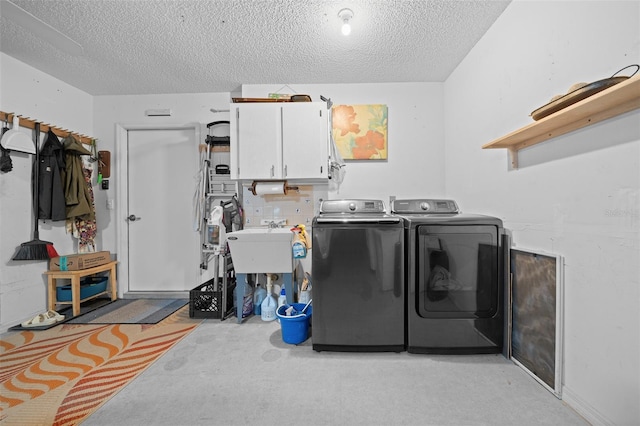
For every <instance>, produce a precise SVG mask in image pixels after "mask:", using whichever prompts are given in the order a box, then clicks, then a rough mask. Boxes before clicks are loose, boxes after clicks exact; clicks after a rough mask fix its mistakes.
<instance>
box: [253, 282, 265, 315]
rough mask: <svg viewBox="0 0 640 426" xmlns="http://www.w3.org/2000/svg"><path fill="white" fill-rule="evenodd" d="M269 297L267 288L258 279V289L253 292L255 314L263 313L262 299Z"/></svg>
mask: <svg viewBox="0 0 640 426" xmlns="http://www.w3.org/2000/svg"><path fill="white" fill-rule="evenodd" d="M265 297H267V290H265V289H264V288H262V287H260V283H258V282H257V280H256V289H255V291H254V292H253V313H254V315H262V301H263V300H264V298H265Z"/></svg>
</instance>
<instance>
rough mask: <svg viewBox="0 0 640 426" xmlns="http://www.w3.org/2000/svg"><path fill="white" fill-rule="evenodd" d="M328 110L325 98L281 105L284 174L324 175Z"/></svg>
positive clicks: (290, 175) (326, 161)
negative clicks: (318, 100) (319, 100)
mask: <svg viewBox="0 0 640 426" xmlns="http://www.w3.org/2000/svg"><path fill="white" fill-rule="evenodd" d="M328 114H329V111H328V110H327V106H326V104H325V103H324V102H310V103H304V102H300V103H291V104H286V105H283V107H282V176H283V178H285V179H319V178H324V179H326V178H327V163H328V153H327V150H328V118H327V117H328Z"/></svg>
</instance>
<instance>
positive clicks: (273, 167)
mask: <svg viewBox="0 0 640 426" xmlns="http://www.w3.org/2000/svg"><path fill="white" fill-rule="evenodd" d="M275 167H276V166H271V177H273V173H274V171H275Z"/></svg>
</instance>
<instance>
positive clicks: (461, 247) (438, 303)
mask: <svg viewBox="0 0 640 426" xmlns="http://www.w3.org/2000/svg"><path fill="white" fill-rule="evenodd" d="M498 234H499V229H498V228H497V227H496V226H491V225H439V226H431V225H419V226H418V227H417V237H418V241H417V262H416V263H415V266H414V267H415V268H417V271H416V275H415V277H416V278H417V280H416V281H417V282H416V283H415V285H417V288H416V290H417V291H416V292H415V293H414V294H415V297H416V300H415V303H416V306H417V308H418V314H419V315H420V316H422V317H424V318H490V317H493V316H494V315H496V314H497V313H498V307H499V303H500V292H499V291H500V273H499V271H500V269H499V267H500V265H499V261H500V260H499V259H500V257H499V255H498V253H499V249H500V248H499V244H498Z"/></svg>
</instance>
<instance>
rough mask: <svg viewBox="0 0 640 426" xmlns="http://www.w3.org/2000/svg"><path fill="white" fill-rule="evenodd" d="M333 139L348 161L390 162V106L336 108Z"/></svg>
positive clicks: (333, 111) (336, 106)
mask: <svg viewBox="0 0 640 426" xmlns="http://www.w3.org/2000/svg"><path fill="white" fill-rule="evenodd" d="M332 120H333V129H332V132H333V140H334V141H335V142H336V146H337V148H338V152H340V155H341V156H342V158H343V159H345V160H386V159H387V106H386V105H335V106H334V107H333V109H332Z"/></svg>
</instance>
